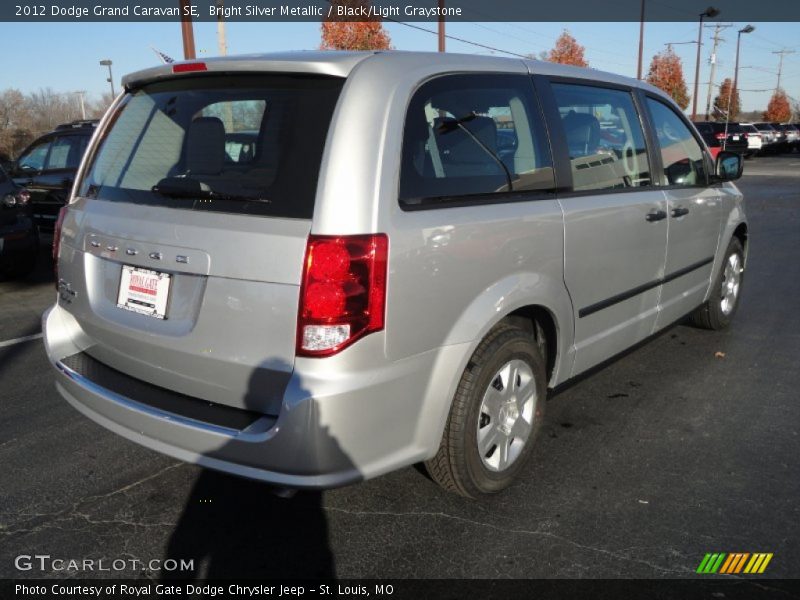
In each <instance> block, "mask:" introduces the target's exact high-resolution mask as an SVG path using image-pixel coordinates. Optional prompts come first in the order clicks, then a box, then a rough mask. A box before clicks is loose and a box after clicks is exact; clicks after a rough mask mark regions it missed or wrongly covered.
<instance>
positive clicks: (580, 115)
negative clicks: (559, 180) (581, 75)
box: [552, 83, 652, 191]
mask: <svg viewBox="0 0 800 600" xmlns="http://www.w3.org/2000/svg"><path fill="white" fill-rule="evenodd" d="M552 87H553V93H554V94H555V98H556V103H557V105H558V110H559V113H560V116H561V125H562V126H563V130H564V135H565V137H566V141H567V146H568V148H569V158H570V163H571V165H572V179H573V189H574V190H575V191H582V190H603V189H617V188H630V187H642V186H648V185H651V183H652V181H651V175H650V164H649V161H648V158H647V148H646V146H645V142H644V134H643V133H642V125H641V122H640V120H639V115H638V113H637V112H636V108H635V106H634V104H633V98H632V97H631V94H630V92H627V91H622V90H615V89H608V88H600V87H592V86H588V85H573V84H562V83H554V84H553V86H552Z"/></svg>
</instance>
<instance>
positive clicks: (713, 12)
mask: <svg viewBox="0 0 800 600" xmlns="http://www.w3.org/2000/svg"><path fill="white" fill-rule="evenodd" d="M718 14H719V10H717V9H716V8H714V7H713V6H709V7H708V8H707V9H706V10H705V11H704V12H701V13H700V31H699V32H698V34H697V61H696V62H695V65H694V93H693V94H692V121H696V120H697V86H698V85H699V83H700V81H699V80H700V50H701V49H702V47H703V19H704V18H705V17H709V18H714V17H716V16H717V15H718Z"/></svg>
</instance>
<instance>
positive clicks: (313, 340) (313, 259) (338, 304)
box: [297, 233, 389, 356]
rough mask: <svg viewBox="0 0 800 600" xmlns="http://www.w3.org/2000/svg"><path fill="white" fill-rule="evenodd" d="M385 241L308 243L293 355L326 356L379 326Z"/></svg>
mask: <svg viewBox="0 0 800 600" xmlns="http://www.w3.org/2000/svg"><path fill="white" fill-rule="evenodd" d="M388 255H389V238H388V237H387V236H386V235H385V234H382V233H378V234H373V235H347V236H327V235H312V236H309V238H308V244H307V246H306V256H305V262H304V263H303V280H302V284H301V287H300V308H299V311H298V319H297V354H298V356H330V355H332V354H336V353H337V352H339V351H340V350H342V349H344V348H346V347H347V346H349V345H350V344H352V343H353V342H355V341H356V340H357V339H359V338H362V337H364V336H365V335H367V334H369V333H372V332H374V331H380V330H382V329H383V326H384V308H385V304H386V264H387V260H388Z"/></svg>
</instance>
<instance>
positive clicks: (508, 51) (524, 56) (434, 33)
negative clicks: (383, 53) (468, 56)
mask: <svg viewBox="0 0 800 600" xmlns="http://www.w3.org/2000/svg"><path fill="white" fill-rule="evenodd" d="M385 20H386V21H391V22H392V23H397V24H398V25H405V26H406V27H410V28H411V29H418V30H419V31H424V32H425V33H432V34H433V35H437V36H438V35H439V32H438V31H432V30H430V29H425V28H424V27H420V26H419V25H412V24H411V23H406V22H405V21H395V20H394V19H392V18H390V17H386V18H385ZM444 37H446V38H447V39H449V40H453V41H456V42H461V43H462V44H469V45H470V46H476V47H478V48H483V49H484V50H492V51H493V52H502V53H503V54H508V55H510V56H517V57H519V58H525V59H530V56H526V55H525V54H518V53H517V52H511V51H510V50H503V49H502V48H495V47H494V46H488V45H486V44H480V43H478V42H472V41H470V40H465V39H464V38H460V37H458V36H455V35H451V34H449V33H446V34H445V36H444Z"/></svg>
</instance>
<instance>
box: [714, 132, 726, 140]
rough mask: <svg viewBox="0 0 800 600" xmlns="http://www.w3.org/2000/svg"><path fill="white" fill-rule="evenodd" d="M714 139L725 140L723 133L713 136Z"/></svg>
mask: <svg viewBox="0 0 800 600" xmlns="http://www.w3.org/2000/svg"><path fill="white" fill-rule="evenodd" d="M714 137H715V138H717V139H718V140H724V139H725V134H724V133H717V134H714Z"/></svg>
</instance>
